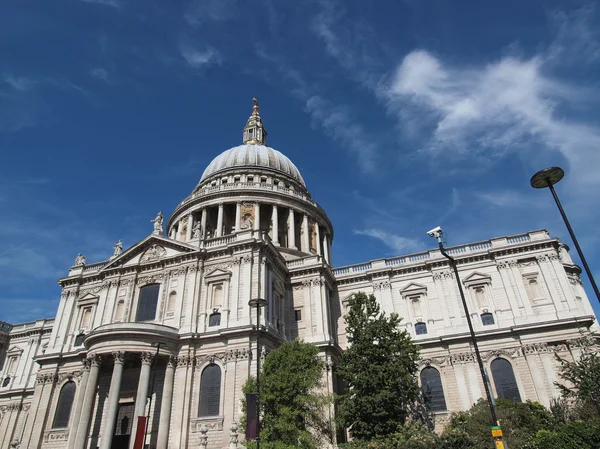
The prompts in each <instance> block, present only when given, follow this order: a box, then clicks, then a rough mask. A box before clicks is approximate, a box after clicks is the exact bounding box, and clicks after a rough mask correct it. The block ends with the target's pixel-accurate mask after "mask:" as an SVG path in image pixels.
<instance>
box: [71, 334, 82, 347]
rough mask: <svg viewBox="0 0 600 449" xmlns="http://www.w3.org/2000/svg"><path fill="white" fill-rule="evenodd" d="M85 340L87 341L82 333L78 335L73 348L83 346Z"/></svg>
mask: <svg viewBox="0 0 600 449" xmlns="http://www.w3.org/2000/svg"><path fill="white" fill-rule="evenodd" d="M83 340H85V334H84V333H83V332H82V333H81V334H79V335H77V337H75V343H73V346H75V347H77V346H81V345H82V344H83Z"/></svg>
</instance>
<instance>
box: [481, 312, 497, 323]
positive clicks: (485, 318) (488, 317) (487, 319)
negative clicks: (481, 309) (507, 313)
mask: <svg viewBox="0 0 600 449" xmlns="http://www.w3.org/2000/svg"><path fill="white" fill-rule="evenodd" d="M481 324H483V325H484V326H489V325H491V324H494V315H492V314H491V313H482V314H481Z"/></svg>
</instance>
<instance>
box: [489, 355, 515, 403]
mask: <svg viewBox="0 0 600 449" xmlns="http://www.w3.org/2000/svg"><path fill="white" fill-rule="evenodd" d="M492 377H493V378H494V385H495V386H496V393H497V394H498V397H499V398H505V399H510V400H511V401H515V402H521V395H520V394H519V387H518V386H517V381H516V379H515V373H514V372H513V369H512V366H511V364H510V362H509V361H508V360H505V359H496V360H494V361H493V362H492Z"/></svg>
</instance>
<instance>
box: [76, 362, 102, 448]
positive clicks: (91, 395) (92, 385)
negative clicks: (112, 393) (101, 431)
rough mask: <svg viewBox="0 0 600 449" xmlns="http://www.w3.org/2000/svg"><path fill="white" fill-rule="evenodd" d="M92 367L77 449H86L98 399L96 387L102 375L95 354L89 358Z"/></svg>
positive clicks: (86, 389) (77, 438)
mask: <svg viewBox="0 0 600 449" xmlns="http://www.w3.org/2000/svg"><path fill="white" fill-rule="evenodd" d="M89 359H90V363H91V367H90V375H89V377H88V381H87V385H86V386H85V397H84V398H83V404H82V406H81V416H80V418H79V425H78V426H77V437H76V438H75V449H84V448H85V446H86V443H87V437H88V428H89V426H90V421H91V419H92V409H93V408H94V400H95V399H96V386H97V385H98V375H99V374H100V364H101V359H100V356H98V355H96V354H93V355H92V356H91V357H89Z"/></svg>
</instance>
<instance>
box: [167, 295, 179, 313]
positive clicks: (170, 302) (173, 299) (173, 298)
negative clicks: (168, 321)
mask: <svg viewBox="0 0 600 449" xmlns="http://www.w3.org/2000/svg"><path fill="white" fill-rule="evenodd" d="M176 301H177V292H175V291H172V292H171V293H169V300H168V301H167V313H171V312H175V302H176Z"/></svg>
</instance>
